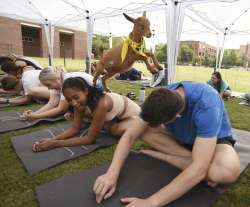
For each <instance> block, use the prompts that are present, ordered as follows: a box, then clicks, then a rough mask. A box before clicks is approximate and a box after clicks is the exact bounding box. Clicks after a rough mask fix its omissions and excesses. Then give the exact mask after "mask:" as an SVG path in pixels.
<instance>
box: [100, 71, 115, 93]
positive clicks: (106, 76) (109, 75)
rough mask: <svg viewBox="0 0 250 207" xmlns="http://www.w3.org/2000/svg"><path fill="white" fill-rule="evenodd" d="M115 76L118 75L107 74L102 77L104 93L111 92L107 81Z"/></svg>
mask: <svg viewBox="0 0 250 207" xmlns="http://www.w3.org/2000/svg"><path fill="white" fill-rule="evenodd" d="M115 74H116V73H112V72H109V73H106V74H105V75H104V76H102V86H103V89H104V91H107V92H111V91H110V89H109V88H108V87H107V85H106V80H107V79H109V78H110V77H112V76H113V75H115Z"/></svg>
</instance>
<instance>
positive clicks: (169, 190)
mask: <svg viewBox="0 0 250 207" xmlns="http://www.w3.org/2000/svg"><path fill="white" fill-rule="evenodd" d="M206 173H207V172H206V170H205V169H204V168H203V169H202V168H200V167H197V166H195V165H194V163H192V164H191V165H190V166H189V167H187V168H186V169H185V170H184V171H182V172H181V173H180V174H179V175H178V176H177V177H176V178H175V179H174V180H173V181H172V182H171V183H169V184H168V185H167V186H165V187H164V188H162V189H161V190H159V191H158V192H157V193H155V194H153V195H152V196H150V197H149V198H148V199H150V200H151V203H153V206H154V207H161V206H164V205H167V204H169V203H171V202H173V201H174V200H176V199H178V198H179V197H181V196H182V195H184V194H185V193H187V192H188V191H189V190H190V189H191V188H193V187H194V186H195V185H197V184H198V183H199V182H200V181H202V180H203V179H204V178H205V176H206Z"/></svg>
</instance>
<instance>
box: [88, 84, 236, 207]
mask: <svg viewBox="0 0 250 207" xmlns="http://www.w3.org/2000/svg"><path fill="white" fill-rule="evenodd" d="M113 130H116V134H120V135H122V136H121V139H120V141H119V144H118V146H117V148H116V151H115V154H114V157H113V160H112V163H111V165H110V167H109V169H108V171H107V172H106V173H105V174H104V175H102V176H99V177H98V178H97V180H96V182H95V184H94V188H93V190H94V193H95V194H96V201H97V203H100V202H101V201H102V199H107V198H109V197H110V196H112V194H113V193H114V192H115V189H116V184H117V180H118V177H119V173H120V170H121V167H122V165H123V163H124V161H125V159H126V157H127V156H128V153H129V150H130V148H131V147H132V145H133V143H134V142H135V141H136V139H137V138H138V137H142V139H143V140H144V141H146V142H147V143H148V144H150V145H151V146H152V147H153V148H154V149H155V150H157V151H153V150H143V151H142V152H143V153H145V154H148V155H150V156H152V157H155V158H157V159H160V160H163V161H165V162H168V163H170V164H172V165H174V166H176V167H178V168H179V169H181V170H182V172H181V173H180V174H179V175H178V176H177V177H176V178H175V179H173V181H172V182H170V183H169V184H168V185H166V186H165V187H163V188H162V189H159V191H158V192H156V193H154V194H153V195H151V196H150V197H148V198H146V199H140V198H135V197H130V198H122V199H121V201H122V202H124V203H127V205H126V207H132V206H133V207H141V206H143V207H155V206H156V207H159V206H164V205H166V204H169V203H170V202H172V201H174V200H176V199H178V198H179V197H181V196H182V195H183V194H185V193H186V192H188V191H189V190H190V189H191V188H192V187H194V186H195V185H196V184H198V183H199V182H200V181H202V180H206V181H207V182H208V185H210V186H215V185H216V184H218V183H232V182H234V181H235V180H236V179H237V178H238V176H239V174H240V161H239V157H238V155H237V153H236V152H235V150H234V148H233V145H234V140H233V138H232V132H231V125H230V122H229V119H228V116H227V113H226V110H225V107H224V103H223V101H222V99H221V97H220V96H219V95H218V93H217V92H216V91H215V90H214V89H213V88H212V87H211V86H209V85H208V84H205V83H192V82H180V83H175V84H171V85H169V86H168V88H161V89H157V90H155V91H153V92H152V93H151V94H150V95H149V97H148V98H147V99H146V101H145V102H144V104H143V106H142V111H141V114H140V117H136V118H131V119H130V120H127V122H124V123H123V125H119V127H117V128H114V129H113Z"/></svg>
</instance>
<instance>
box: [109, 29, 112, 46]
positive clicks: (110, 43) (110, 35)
mask: <svg viewBox="0 0 250 207" xmlns="http://www.w3.org/2000/svg"><path fill="white" fill-rule="evenodd" d="M109 48H112V33H111V32H110V33H109Z"/></svg>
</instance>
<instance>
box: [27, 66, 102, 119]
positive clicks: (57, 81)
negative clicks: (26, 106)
mask: <svg viewBox="0 0 250 207" xmlns="http://www.w3.org/2000/svg"><path fill="white" fill-rule="evenodd" d="M70 77H81V78H83V79H84V80H86V81H87V82H88V83H89V84H90V85H93V76H91V75H89V74H87V73H85V72H71V73H65V72H64V71H63V69H62V68H58V67H54V68H53V67H47V68H44V69H43V70H42V71H41V73H40V75H39V80H40V81H41V83H42V84H43V85H45V86H47V87H48V88H49V89H50V97H49V101H48V103H47V104H46V105H44V106H43V107H42V108H40V109H39V110H37V111H35V112H33V111H32V110H28V111H25V112H24V113H23V117H24V119H26V120H34V119H41V118H49V117H55V116H58V115H61V114H65V113H66V112H67V111H68V109H69V104H68V102H67V101H66V100H65V97H64V96H63V94H62V91H61V90H62V85H63V82H64V81H65V80H66V79H68V78H70ZM98 87H99V88H102V85H101V82H99V83H97V88H98Z"/></svg>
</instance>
